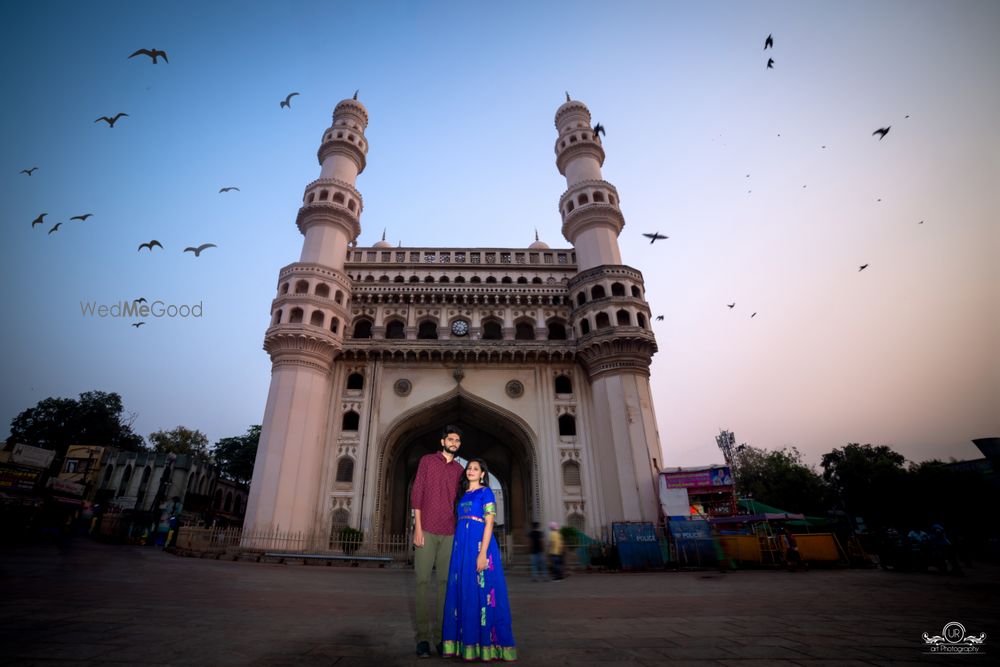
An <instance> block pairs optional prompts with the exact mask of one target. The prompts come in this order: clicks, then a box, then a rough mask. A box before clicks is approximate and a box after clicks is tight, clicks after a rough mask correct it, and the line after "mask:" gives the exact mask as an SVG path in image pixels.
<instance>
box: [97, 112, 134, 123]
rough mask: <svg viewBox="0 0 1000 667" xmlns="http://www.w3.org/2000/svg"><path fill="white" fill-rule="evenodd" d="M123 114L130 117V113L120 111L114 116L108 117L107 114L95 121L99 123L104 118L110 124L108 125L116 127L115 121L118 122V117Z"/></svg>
mask: <svg viewBox="0 0 1000 667" xmlns="http://www.w3.org/2000/svg"><path fill="white" fill-rule="evenodd" d="M122 116H125V117H126V118H128V114H127V113H122V112H121V111H119V112H118V113H117V114H115V117H114V118H108V117H107V116H101V117H100V118H98V119H97V120H95V121H94V122H95V123H98V122H100V121H102V120H103V121H104V122H105V123H107V124H108V127H114V126H115V123H117V122H118V119H119V118H121V117H122Z"/></svg>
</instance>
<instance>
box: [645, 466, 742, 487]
mask: <svg viewBox="0 0 1000 667" xmlns="http://www.w3.org/2000/svg"><path fill="white" fill-rule="evenodd" d="M660 480H661V486H664V485H665V488H668V489H708V488H712V487H724V486H732V485H733V473H732V471H731V470H730V469H729V466H707V467H704V468H688V469H686V470H685V469H683V468H682V469H678V470H674V471H664V472H661V473H660Z"/></svg>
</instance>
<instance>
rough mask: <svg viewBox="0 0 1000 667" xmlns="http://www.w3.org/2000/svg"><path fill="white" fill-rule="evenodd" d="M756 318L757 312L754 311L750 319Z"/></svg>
mask: <svg viewBox="0 0 1000 667" xmlns="http://www.w3.org/2000/svg"><path fill="white" fill-rule="evenodd" d="M756 316H757V311H754V313H753V315H751V316H750V319H751V320H752V319H753V318H754V317H756Z"/></svg>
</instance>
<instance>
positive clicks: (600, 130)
mask: <svg viewBox="0 0 1000 667" xmlns="http://www.w3.org/2000/svg"><path fill="white" fill-rule="evenodd" d="M599 134H604V135H605V136H607V135H606V134H605V132H604V126H603V125H601V124H600V123H598V124H597V125H595V126H594V136H595V137H596V136H597V135H599Z"/></svg>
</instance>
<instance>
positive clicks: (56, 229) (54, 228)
mask: <svg viewBox="0 0 1000 667" xmlns="http://www.w3.org/2000/svg"><path fill="white" fill-rule="evenodd" d="M61 226H62V223H61V222H57V223H56V224H55V227H53V228H52V229H50V230H49V234H51V233H52V232H56V231H59V227H61Z"/></svg>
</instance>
